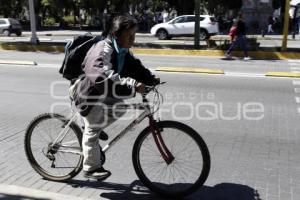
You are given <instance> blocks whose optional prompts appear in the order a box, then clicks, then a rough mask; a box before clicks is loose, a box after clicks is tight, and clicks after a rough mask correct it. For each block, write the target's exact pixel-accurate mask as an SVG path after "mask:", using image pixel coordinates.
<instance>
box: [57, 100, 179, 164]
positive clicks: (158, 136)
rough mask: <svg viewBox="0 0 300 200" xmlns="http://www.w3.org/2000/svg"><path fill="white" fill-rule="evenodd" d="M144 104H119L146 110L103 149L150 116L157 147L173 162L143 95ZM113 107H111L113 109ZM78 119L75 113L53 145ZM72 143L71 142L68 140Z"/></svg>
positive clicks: (122, 106)
mask: <svg viewBox="0 0 300 200" xmlns="http://www.w3.org/2000/svg"><path fill="white" fill-rule="evenodd" d="M143 102H144V103H143V104H141V103H139V104H123V105H118V109H120V110H128V108H133V109H135V110H144V112H142V113H141V114H140V115H139V116H138V117H137V118H136V119H135V120H133V121H132V122H131V123H130V124H129V125H128V126H127V127H126V128H124V129H123V130H122V131H121V132H120V133H119V134H117V135H116V136H115V137H114V138H113V139H112V140H111V141H110V142H109V143H108V144H106V145H105V146H104V147H103V148H102V151H103V152H106V151H107V150H108V149H109V148H110V147H112V146H113V145H114V144H115V143H116V142H117V141H119V140H120V139H121V138H122V137H123V136H124V135H125V134H126V133H127V132H129V131H130V130H131V129H133V128H134V127H135V126H136V125H137V124H139V123H141V122H142V121H143V120H144V119H145V118H146V117H148V118H149V126H150V130H151V132H152V135H153V137H154V141H155V143H156V145H157V148H158V150H159V152H160V153H161V155H162V157H163V159H164V160H165V161H166V163H167V164H170V163H172V161H173V160H174V156H173V155H172V154H171V153H170V151H169V150H168V148H167V146H166V145H165V143H164V141H163V138H162V137H161V134H160V130H159V129H158V127H157V126H156V120H155V119H154V118H153V114H152V113H151V108H150V106H149V104H148V100H147V99H146V98H145V97H143ZM112 108H113V107H109V109H112ZM76 119H77V116H76V114H74V115H73V116H72V117H71V119H70V120H69V121H68V123H67V124H66V125H65V128H64V130H63V131H62V132H61V133H60V134H59V135H58V136H57V138H56V139H55V141H54V143H53V144H52V146H54V145H55V144H57V142H58V141H59V138H61V139H60V142H59V143H61V141H62V140H63V139H64V138H65V137H66V135H67V133H68V130H69V129H70V125H71V123H72V122H74V121H75V120H76ZM68 143H71V142H68ZM61 146H62V147H67V148H73V149H74V147H70V146H68V145H66V143H65V144H62V145H61ZM58 151H60V152H65V153H75V154H80V155H82V152H73V151H70V150H66V149H61V150H58Z"/></svg>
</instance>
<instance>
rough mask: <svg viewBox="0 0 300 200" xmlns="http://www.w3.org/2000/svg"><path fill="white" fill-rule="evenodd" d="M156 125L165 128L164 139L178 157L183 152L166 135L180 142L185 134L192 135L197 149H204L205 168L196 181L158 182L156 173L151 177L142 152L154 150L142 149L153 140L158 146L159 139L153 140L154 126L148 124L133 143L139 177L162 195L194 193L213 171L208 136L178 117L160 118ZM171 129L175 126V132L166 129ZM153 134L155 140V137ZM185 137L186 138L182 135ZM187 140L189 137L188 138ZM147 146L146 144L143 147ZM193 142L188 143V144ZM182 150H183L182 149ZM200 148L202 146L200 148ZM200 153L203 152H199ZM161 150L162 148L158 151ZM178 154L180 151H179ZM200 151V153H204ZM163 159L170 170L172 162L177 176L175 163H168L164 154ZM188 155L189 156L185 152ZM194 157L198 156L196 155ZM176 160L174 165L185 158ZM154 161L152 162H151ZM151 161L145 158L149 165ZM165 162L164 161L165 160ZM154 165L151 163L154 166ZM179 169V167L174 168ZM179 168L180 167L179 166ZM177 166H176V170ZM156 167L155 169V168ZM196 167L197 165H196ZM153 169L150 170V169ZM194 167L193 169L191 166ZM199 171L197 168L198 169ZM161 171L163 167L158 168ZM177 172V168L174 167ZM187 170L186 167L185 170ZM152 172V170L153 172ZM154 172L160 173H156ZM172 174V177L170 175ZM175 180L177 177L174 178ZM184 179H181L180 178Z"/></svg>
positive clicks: (203, 166) (162, 130) (155, 165)
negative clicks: (170, 119)
mask: <svg viewBox="0 0 300 200" xmlns="http://www.w3.org/2000/svg"><path fill="white" fill-rule="evenodd" d="M156 126H157V127H158V129H159V130H160V132H161V135H162V137H163V140H164V142H165V143H166V146H167V147H168V150H169V151H170V152H171V153H172V154H174V157H175V160H176V159H177V158H178V159H180V156H179V154H180V153H181V152H179V153H178V152H176V150H177V148H178V147H176V148H175V149H174V146H172V144H170V142H169V141H168V138H166V136H168V137H170V138H171V137H173V136H174V138H175V139H174V140H175V141H176V140H179V141H178V142H179V143H182V142H183V141H180V140H181V139H180V138H182V137H183V135H184V136H188V137H187V138H188V139H189V140H190V141H191V145H192V144H195V146H197V147H196V149H199V151H200V154H201V160H202V164H201V170H199V171H201V172H199V174H198V175H196V176H198V177H196V178H195V181H193V182H192V183H181V182H178V183H176V182H175V183H172V184H171V183H170V182H169V183H168V185H167V184H165V183H163V184H162V183H158V182H155V181H156V180H153V179H155V178H154V177H149V175H147V173H148V172H146V171H147V170H148V168H147V167H144V166H143V163H142V162H144V161H141V160H142V158H141V156H143V155H144V156H145V155H147V154H148V153H149V152H150V153H152V151H149V152H148V150H147V151H145V152H146V153H147V154H146V153H141V149H143V148H145V147H146V146H147V145H149V148H150V147H151V146H152V145H151V143H153V144H154V146H155V143H154V142H153V141H154V139H153V137H152V136H150V139H148V137H149V135H152V133H151V128H150V127H147V128H145V129H144V130H143V131H142V132H141V133H140V134H139V136H138V137H137V139H136V141H135V143H134V146H133V151H132V161H133V166H134V169H135V172H136V174H137V176H138V177H139V179H140V180H141V182H142V183H143V184H144V185H145V186H146V187H148V188H149V189H150V190H151V191H153V192H155V193H157V194H159V195H161V196H164V197H176V198H177V197H184V196H188V195H190V194H191V193H193V192H195V191H196V190H197V189H198V188H199V187H201V186H202V185H203V184H204V182H205V181H206V179H207V177H208V174H209V171H210V155H209V151H208V148H207V145H206V144H205V142H204V140H203V139H202V137H201V136H200V135H199V134H198V133H197V132H196V131H195V130H194V129H192V128H191V127H189V126H187V125H185V124H183V123H180V122H175V121H161V122H157V123H156ZM167 129H171V130H172V131H171V132H170V133H169V134H171V135H167V134H168V133H166V130H167ZM176 131H177V132H179V134H178V136H176V137H179V136H180V137H179V138H177V139H176V137H175V133H176ZM151 138H152V140H153V141H151ZM146 140H149V144H147V143H146V142H145V141H146ZM182 140H183V139H182ZM185 140H187V139H185ZM143 146H145V147H143ZM188 147H189V146H187V148H188ZM154 148H156V149H157V147H156V146H155V147H154ZM154 151H155V150H154ZM181 151H182V150H181ZM197 151H198V150H197ZM197 151H196V153H199V152H197ZM157 152H158V151H157ZM175 154H176V155H175ZM200 154H199V155H200ZM191 155H196V154H195V152H193V153H192V154H191ZM156 157H157V156H155V157H154V156H153V157H152V156H149V158H150V159H152V158H153V159H154V158H155V159H158V158H156ZM159 157H160V159H161V160H162V163H164V164H165V168H166V170H168V169H167V168H168V167H169V166H170V168H169V171H170V174H171V175H173V178H174V174H175V173H174V174H172V173H171V171H172V170H171V165H172V164H170V165H168V166H167V164H166V162H165V161H164V160H163V159H162V158H161V155H159ZM184 157H186V156H184ZM193 159H195V158H194V157H193ZM175 160H174V161H173V165H174V166H175V164H176V163H178V164H179V163H181V161H179V160H176V161H175ZM148 163H149V164H150V162H148ZM160 163H161V162H153V164H151V165H150V166H153V168H157V166H159V165H160ZM146 164H147V162H145V165H146ZM162 165H163V164H162ZM150 169H151V167H150ZM173 169H175V167H174V168H173ZM176 169H177V168H176ZM176 169H175V170H176ZM151 170H153V169H151ZM193 170H195V169H193ZM148 171H149V170H148ZM191 171H192V170H191ZM195 171H197V170H195ZM158 172H160V171H158ZM173 172H174V171H173ZM183 172H184V173H185V171H183ZM149 173H150V172H149ZM154 176H157V175H156V174H155V175H154ZM161 176H165V177H167V173H166V174H162V175H161ZM161 176H158V178H161ZM170 178H171V177H170ZM175 178H178V177H175ZM174 181H175V180H174ZM179 181H180V180H179ZM173 186H174V187H177V188H178V189H176V190H175V191H174V190H173V189H172V188H171V187H173Z"/></svg>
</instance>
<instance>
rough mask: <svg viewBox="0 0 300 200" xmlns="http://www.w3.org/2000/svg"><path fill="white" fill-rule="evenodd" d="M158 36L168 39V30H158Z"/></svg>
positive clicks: (161, 38)
mask: <svg viewBox="0 0 300 200" xmlns="http://www.w3.org/2000/svg"><path fill="white" fill-rule="evenodd" d="M157 37H158V39H160V40H166V39H168V32H167V31H166V30H164V29H160V30H158V31H157Z"/></svg>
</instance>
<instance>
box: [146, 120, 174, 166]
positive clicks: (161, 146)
mask: <svg viewBox="0 0 300 200" xmlns="http://www.w3.org/2000/svg"><path fill="white" fill-rule="evenodd" d="M149 124H150V130H151V132H152V135H153V138H154V141H155V144H156V146H157V148H158V150H159V152H160V154H161V156H162V157H163V159H164V160H165V162H166V163H167V164H168V165H170V164H171V163H172V162H173V161H174V159H175V158H174V156H173V155H172V153H171V152H170V151H169V149H168V147H167V146H166V144H165V142H164V140H163V138H162V136H161V132H160V131H161V130H160V129H159V127H158V126H157V124H156V121H155V120H154V119H153V117H149Z"/></svg>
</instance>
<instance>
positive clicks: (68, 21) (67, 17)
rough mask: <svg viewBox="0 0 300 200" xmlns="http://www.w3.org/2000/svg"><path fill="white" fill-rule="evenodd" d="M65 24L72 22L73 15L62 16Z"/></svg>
mask: <svg viewBox="0 0 300 200" xmlns="http://www.w3.org/2000/svg"><path fill="white" fill-rule="evenodd" d="M63 20H64V22H65V24H66V25H69V24H74V16H71V15H68V16H64V18H63Z"/></svg>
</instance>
